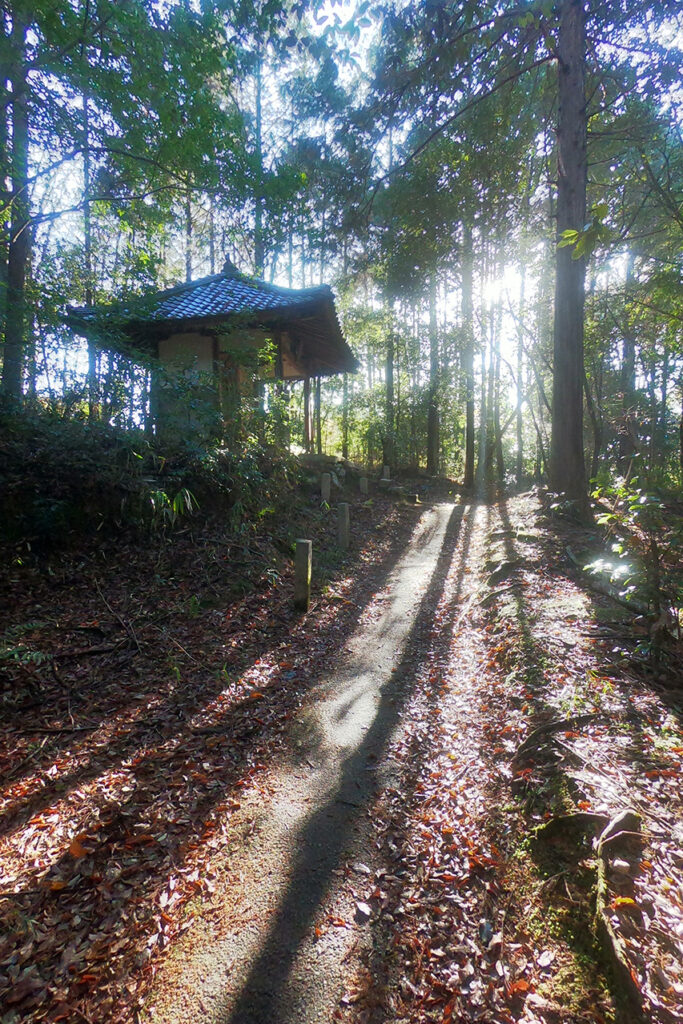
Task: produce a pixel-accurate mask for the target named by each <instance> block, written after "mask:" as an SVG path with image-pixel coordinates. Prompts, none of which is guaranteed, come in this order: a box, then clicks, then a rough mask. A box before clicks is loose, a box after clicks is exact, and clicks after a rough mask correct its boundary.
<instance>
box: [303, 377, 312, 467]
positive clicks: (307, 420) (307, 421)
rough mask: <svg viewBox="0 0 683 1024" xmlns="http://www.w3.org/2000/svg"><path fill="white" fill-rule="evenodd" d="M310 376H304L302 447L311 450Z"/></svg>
mask: <svg viewBox="0 0 683 1024" xmlns="http://www.w3.org/2000/svg"><path fill="white" fill-rule="evenodd" d="M311 436H312V434H311V378H310V377H304V448H305V450H306V451H307V452H310V450H311Z"/></svg>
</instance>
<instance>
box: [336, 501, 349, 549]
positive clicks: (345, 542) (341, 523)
mask: <svg viewBox="0 0 683 1024" xmlns="http://www.w3.org/2000/svg"><path fill="white" fill-rule="evenodd" d="M337 510H338V513H339V516H338V519H337V531H338V534H337V535H338V539H339V547H340V548H341V549H342V551H346V549H347V548H348V546H349V537H350V532H351V530H350V521H349V504H348V502H346V501H340V502H339V504H338V505H337Z"/></svg>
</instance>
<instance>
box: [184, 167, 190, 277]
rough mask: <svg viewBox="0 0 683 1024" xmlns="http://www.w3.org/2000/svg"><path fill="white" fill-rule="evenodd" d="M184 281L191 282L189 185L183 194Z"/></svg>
mask: <svg viewBox="0 0 683 1024" xmlns="http://www.w3.org/2000/svg"><path fill="white" fill-rule="evenodd" d="M185 280H186V281H188V282H189V281H191V280H192V194H191V192H190V185H189V183H188V186H187V190H186V192H185Z"/></svg>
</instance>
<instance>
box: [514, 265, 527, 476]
mask: <svg viewBox="0 0 683 1024" xmlns="http://www.w3.org/2000/svg"><path fill="white" fill-rule="evenodd" d="M525 293H526V263H525V261H524V256H523V257H522V264H521V267H520V279H519V322H518V325H517V408H516V419H517V424H516V427H517V452H516V458H515V479H516V480H517V486H518V487H521V484H522V477H523V475H524V447H523V446H524V434H523V431H522V425H523V424H522V407H523V406H524V384H523V376H522V375H523V373H524V323H525V311H524V300H525Z"/></svg>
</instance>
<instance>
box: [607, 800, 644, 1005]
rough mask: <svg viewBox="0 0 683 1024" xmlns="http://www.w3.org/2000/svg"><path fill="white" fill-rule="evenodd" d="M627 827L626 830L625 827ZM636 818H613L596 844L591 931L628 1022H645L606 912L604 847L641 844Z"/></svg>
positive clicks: (635, 987) (624, 955) (626, 815)
mask: <svg viewBox="0 0 683 1024" xmlns="http://www.w3.org/2000/svg"><path fill="white" fill-rule="evenodd" d="M629 826H630V827H629ZM639 828H640V818H639V816H638V815H637V814H635V812H633V811H625V812H622V814H620V815H618V816H617V817H616V818H614V819H613V820H612V821H611V822H610V823H609V825H608V826H607V828H606V829H605V830H604V832H603V833H602V835H601V836H600V839H599V840H598V844H597V854H598V877H597V898H596V906H595V929H596V932H597V935H598V938H599V939H600V942H601V944H602V947H603V950H604V952H605V955H606V956H607V959H608V960H609V962H610V965H611V967H612V970H613V971H614V975H615V977H616V978H617V979H618V980H619V982H620V983H621V985H622V986H623V991H624V993H625V995H626V997H627V1000H628V1003H629V1009H630V1011H631V1016H630V1018H629V1019H630V1020H633V1021H634V1022H636V1021H645V1019H646V1018H645V1010H644V1007H643V997H642V994H641V991H640V988H639V986H638V984H637V981H636V979H635V978H634V976H633V974H632V973H631V966H630V964H629V959H628V953H627V950H626V945H625V943H624V940H623V939H622V937H621V935H620V934H619V932H618V931H617V929H616V928H615V927H614V925H613V923H612V918H613V916H614V911H613V910H610V905H611V896H610V889H609V884H608V879H607V871H608V852H607V849H608V847H609V848H610V851H612V852H613V847H614V845H615V844H616V843H619V842H620V843H621V844H622V845H623V844H624V843H626V842H628V840H633V839H634V838H637V839H638V840H640V841H641V842H642V837H641V835H640V831H639Z"/></svg>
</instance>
